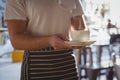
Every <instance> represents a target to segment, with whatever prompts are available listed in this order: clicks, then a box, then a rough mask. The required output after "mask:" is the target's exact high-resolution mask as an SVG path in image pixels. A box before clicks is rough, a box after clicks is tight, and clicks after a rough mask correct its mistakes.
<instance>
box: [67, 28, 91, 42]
mask: <svg viewBox="0 0 120 80" xmlns="http://www.w3.org/2000/svg"><path fill="white" fill-rule="evenodd" d="M69 37H70V41H77V42H86V41H89V39H90V32H89V31H88V30H86V31H85V30H71V31H70V35H69Z"/></svg>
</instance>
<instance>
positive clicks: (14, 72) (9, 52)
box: [0, 0, 120, 80]
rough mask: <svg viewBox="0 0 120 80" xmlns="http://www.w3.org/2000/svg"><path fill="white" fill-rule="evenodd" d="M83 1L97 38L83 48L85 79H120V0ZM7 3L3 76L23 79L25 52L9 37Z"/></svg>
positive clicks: (0, 16) (1, 6) (0, 5)
mask: <svg viewBox="0 0 120 80" xmlns="http://www.w3.org/2000/svg"><path fill="white" fill-rule="evenodd" d="M81 1H82V5H83V10H84V13H85V21H86V25H87V28H88V29H89V31H90V40H92V41H96V42H95V43H94V44H92V45H90V46H86V47H85V48H84V49H82V50H81V51H80V57H81V58H80V64H79V66H80V71H79V73H80V77H81V80H120V66H119V65H120V61H119V56H120V44H119V43H120V11H119V7H120V4H119V3H120V1H119V0H81ZM5 3H6V0H0V80H20V70H21V62H22V57H23V54H24V52H23V51H20V50H15V49H14V48H13V47H12V45H11V42H10V40H9V33H8V29H7V25H6V23H5V22H4V12H5ZM75 52H76V50H75ZM77 52H78V51H77ZM94 74H96V75H94ZM111 76H112V77H111Z"/></svg>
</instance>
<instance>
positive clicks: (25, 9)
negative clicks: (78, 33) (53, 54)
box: [5, 0, 83, 36]
mask: <svg viewBox="0 0 120 80" xmlns="http://www.w3.org/2000/svg"><path fill="white" fill-rule="evenodd" d="M82 14H83V10H82V6H81V3H80V2H79V0H7V3H6V9H5V20H27V21H28V26H27V33H29V34H33V35H51V34H56V33H60V34H63V35H66V36H67V35H68V30H69V27H70V24H71V16H76V15H82Z"/></svg>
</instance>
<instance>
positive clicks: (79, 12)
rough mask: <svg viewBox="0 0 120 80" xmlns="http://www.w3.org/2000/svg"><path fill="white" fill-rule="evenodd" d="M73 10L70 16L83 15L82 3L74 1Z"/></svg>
mask: <svg viewBox="0 0 120 80" xmlns="http://www.w3.org/2000/svg"><path fill="white" fill-rule="evenodd" d="M75 4H76V5H75V6H76V7H75V9H73V10H72V16H78V15H82V14H84V12H83V7H82V3H81V1H80V0H75Z"/></svg>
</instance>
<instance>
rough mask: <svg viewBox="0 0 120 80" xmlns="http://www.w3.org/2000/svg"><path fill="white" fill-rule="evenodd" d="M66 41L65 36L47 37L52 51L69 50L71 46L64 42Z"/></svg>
mask: <svg viewBox="0 0 120 80" xmlns="http://www.w3.org/2000/svg"><path fill="white" fill-rule="evenodd" d="M66 40H68V39H67V38H66V37H65V36H63V35H61V34H55V35H52V36H50V37H49V44H50V46H52V47H53V48H54V49H66V48H71V46H70V45H69V44H67V43H65V41H66Z"/></svg>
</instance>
